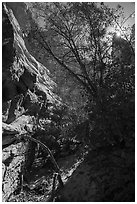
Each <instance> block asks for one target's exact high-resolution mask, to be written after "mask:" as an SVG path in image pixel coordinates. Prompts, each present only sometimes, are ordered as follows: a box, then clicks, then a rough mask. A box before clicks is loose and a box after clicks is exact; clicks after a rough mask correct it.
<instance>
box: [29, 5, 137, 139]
mask: <svg viewBox="0 0 137 204" xmlns="http://www.w3.org/2000/svg"><path fill="white" fill-rule="evenodd" d="M33 6H34V7H35V8H37V9H38V11H39V12H40V16H41V18H43V22H45V24H44V25H43V26H42V27H41V28H40V27H38V25H36V24H35V26H34V27H33V28H32V31H31V32H30V34H31V36H33V38H34V39H35V40H36V42H38V44H39V45H40V47H41V48H42V49H44V50H45V51H46V53H47V56H48V57H49V58H50V60H54V62H55V63H57V64H58V65H59V66H60V67H62V68H63V69H64V70H65V71H66V72H67V74H69V75H70V76H71V78H73V80H74V82H75V83H76V82H78V84H79V85H80V86H81V87H82V88H83V89H84V90H85V91H86V94H85V95H86V97H88V103H87V112H88V116H89V120H92V119H93V118H94V119H95V118H96V124H97V125H98V126H99V124H101V125H100V127H101V130H100V131H103V132H104V134H108V135H109V133H106V132H107V131H108V129H114V128H112V126H113V124H114V123H116V124H115V125H114V126H116V127H117V124H118V121H119V119H117V117H118V115H117V112H118V109H119V106H121V105H120V104H121V103H122V100H123V99H125V98H128V96H131V95H133V94H134V63H132V62H130V64H128V65H127V64H126V63H125V60H124V61H122V63H121V62H119V61H117V62H115V61H114V60H113V55H112V54H111V50H112V38H113V33H111V35H108V34H107V29H108V27H110V26H115V27H119V29H121V31H123V30H122V27H121V26H120V24H119V23H118V19H119V17H120V15H121V13H119V14H118V12H119V10H117V11H114V10H113V9H112V10H111V9H109V8H108V7H106V6H105V5H104V4H101V5H99V4H97V3H93V2H84V3H83V2H76V3H72V2H65V3H58V2H57V3H56V2H55V3H36V4H34V5H33ZM119 9H120V10H121V8H119ZM120 12H121V11H120ZM123 38H125V39H123V40H124V41H125V42H127V44H128V43H129V44H130V41H128V38H127V36H126V34H125V33H124V35H123ZM130 46H131V49H132V51H131V52H132V53H131V54H132V55H133V57H134V49H133V47H132V45H131V44H130ZM115 107H116V108H115ZM110 110H111V111H110ZM109 111H110V112H111V113H109ZM111 115H113V117H111ZM110 118H111V120H110ZM114 121H116V122H114ZM117 129H119V128H118V127H117ZM108 132H110V131H108ZM117 134H118V135H121V131H118V132H117ZM116 140H117V139H116Z"/></svg>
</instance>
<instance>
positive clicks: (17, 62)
mask: <svg viewBox="0 0 137 204" xmlns="http://www.w3.org/2000/svg"><path fill="white" fill-rule="evenodd" d="M28 12H29V11H27V7H26V5H25V4H24V3H23V2H18V3H14V2H11V3H10V2H9V3H3V8H2V113H3V114H2V121H3V135H2V141H3V201H7V200H8V199H9V197H10V196H11V195H12V194H13V193H14V191H15V190H16V188H17V187H18V184H19V177H20V173H21V171H22V169H21V168H22V167H21V166H22V165H23V162H24V160H25V155H24V153H25V151H26V148H27V144H26V143H24V142H21V141H20V140H19V135H21V134H25V133H27V132H32V129H33V126H35V124H36V123H35V121H36V116H37V115H38V114H39V113H40V112H39V111H40V108H41V107H42V113H43V114H44V112H46V109H47V104H48V103H50V104H53V105H55V104H56V106H60V105H61V100H60V98H59V97H57V96H56V95H55V94H54V93H53V89H54V86H56V85H55V83H54V82H53V81H52V80H51V79H50V77H49V76H48V75H49V71H48V69H47V68H46V67H45V66H43V65H42V64H41V63H40V62H38V61H37V60H36V59H35V58H34V57H33V56H32V55H31V54H30V52H29V51H28V48H27V46H28V45H27V43H26V41H25V36H24V31H25V29H26V28H29V24H26V22H29V21H27V20H28V19H27V18H30V17H31V16H30V14H29V15H28ZM28 16H29V17H28ZM26 45H27V46H26Z"/></svg>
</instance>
